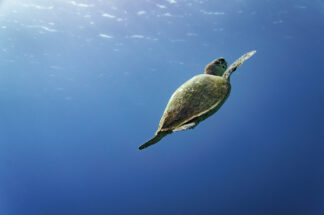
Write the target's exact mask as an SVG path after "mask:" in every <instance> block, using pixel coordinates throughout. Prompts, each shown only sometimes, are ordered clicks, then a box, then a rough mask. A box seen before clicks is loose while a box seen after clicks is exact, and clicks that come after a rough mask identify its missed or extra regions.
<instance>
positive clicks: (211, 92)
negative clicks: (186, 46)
mask: <svg viewBox="0 0 324 215" xmlns="http://www.w3.org/2000/svg"><path fill="white" fill-rule="evenodd" d="M229 91H230V84H229V82H228V81H227V80H225V79H223V78H222V77H219V76H214V75H208V74H201V75H197V76H195V77H193V78H192V79H190V80H188V81H187V82H185V83H184V84H183V85H182V86H180V87H179V88H178V89H177V90H176V91H175V92H174V94H173V95H172V96H171V98H170V100H169V103H168V105H167V107H166V109H165V111H164V114H163V116H162V119H161V121H160V124H159V129H158V131H157V132H159V131H169V130H173V129H175V128H177V127H179V126H181V125H184V124H185V123H186V122H189V121H190V120H192V119H194V118H195V117H198V116H200V115H201V114H203V113H205V112H206V111H209V110H210V109H211V108H212V107H213V106H215V104H217V103H219V102H222V101H223V99H225V98H226V96H227V95H228V93H229Z"/></svg>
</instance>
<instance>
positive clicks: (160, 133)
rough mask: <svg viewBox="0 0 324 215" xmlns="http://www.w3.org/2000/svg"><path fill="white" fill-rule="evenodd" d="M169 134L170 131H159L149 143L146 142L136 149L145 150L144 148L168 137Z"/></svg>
mask: <svg viewBox="0 0 324 215" xmlns="http://www.w3.org/2000/svg"><path fill="white" fill-rule="evenodd" d="M170 133H172V131H160V132H158V133H157V134H156V135H155V136H154V137H153V138H152V139H150V140H149V141H147V142H146V143H144V144H143V145H141V146H140V147H138V149H139V150H142V149H145V148H147V147H149V146H151V145H153V144H155V143H157V142H159V141H160V140H161V139H162V138H163V137H165V136H166V135H168V134H170Z"/></svg>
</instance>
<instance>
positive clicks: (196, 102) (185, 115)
mask: <svg viewBox="0 0 324 215" xmlns="http://www.w3.org/2000/svg"><path fill="white" fill-rule="evenodd" d="M255 52H256V51H251V52H248V53H246V54H244V55H243V56H241V57H240V58H239V59H237V60H236V61H235V62H234V63H233V64H232V65H231V66H230V67H229V68H228V69H226V68H227V63H226V61H225V59H224V58H218V59H216V60H214V61H212V62H211V63H209V64H208V65H207V66H206V68H205V71H204V74H200V75H196V76H194V77H193V78H191V79H190V80H188V81H187V82H185V83H184V84H183V85H181V86H180V87H179V88H178V89H177V90H176V91H175V92H174V93H173V95H172V96H171V98H170V100H169V102H168V104H167V106H166V108H165V111H164V113H163V116H162V118H161V121H160V124H159V128H158V130H157V131H156V133H155V136H154V137H153V138H152V139H151V140H149V141H147V142H146V143H144V144H143V145H141V146H140V147H139V149H140V150H142V149H144V148H146V147H148V146H150V145H153V144H155V143H157V142H158V141H160V140H161V139H162V138H163V137H164V136H166V135H168V134H170V133H172V132H174V131H181V130H186V129H192V128H194V127H196V126H197V125H198V124H199V123H200V122H201V121H203V120H205V119H206V118H207V117H209V116H211V115H212V114H214V113H215V112H216V111H217V110H218V109H219V108H220V107H221V106H222V105H223V104H224V102H225V100H226V99H227V97H228V96H229V94H230V91H231V84H230V76H231V74H232V73H233V72H234V71H235V70H236V69H237V68H238V67H239V66H241V65H242V64H243V62H244V61H245V60H247V59H248V58H250V57H251V56H252V55H254V54H255Z"/></svg>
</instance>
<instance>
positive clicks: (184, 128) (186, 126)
mask: <svg viewBox="0 0 324 215" xmlns="http://www.w3.org/2000/svg"><path fill="white" fill-rule="evenodd" d="M196 125H197V123H195V122H191V123H187V124H184V125H182V126H180V127H179V128H176V129H174V130H173V131H184V130H187V129H192V128H194V127H196Z"/></svg>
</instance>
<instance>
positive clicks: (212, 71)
mask: <svg viewBox="0 0 324 215" xmlns="http://www.w3.org/2000/svg"><path fill="white" fill-rule="evenodd" d="M226 68H227V62H226V61H225V59H224V58H222V57H221V58H217V59H216V60H213V61H212V62H211V63H209V64H208V65H207V66H206V68H205V72H204V73H205V74H209V75H216V76H223V74H224V72H225V70H226Z"/></svg>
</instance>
